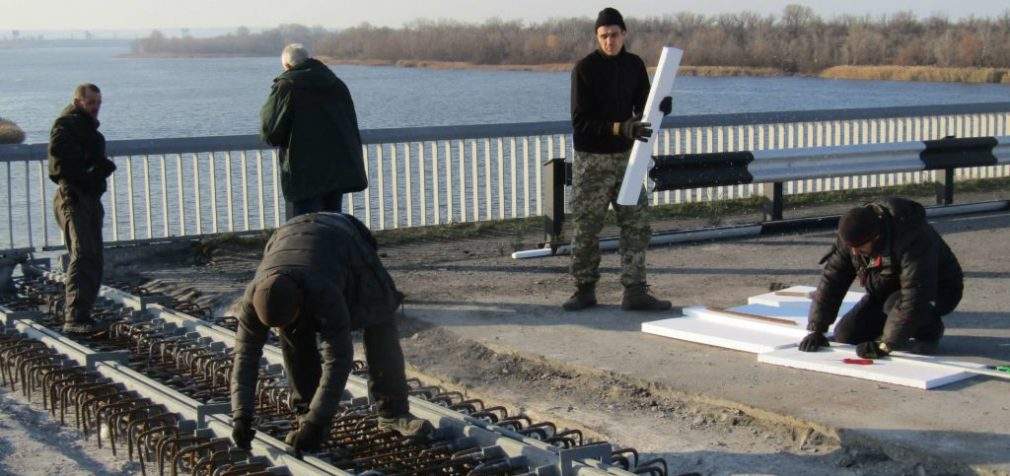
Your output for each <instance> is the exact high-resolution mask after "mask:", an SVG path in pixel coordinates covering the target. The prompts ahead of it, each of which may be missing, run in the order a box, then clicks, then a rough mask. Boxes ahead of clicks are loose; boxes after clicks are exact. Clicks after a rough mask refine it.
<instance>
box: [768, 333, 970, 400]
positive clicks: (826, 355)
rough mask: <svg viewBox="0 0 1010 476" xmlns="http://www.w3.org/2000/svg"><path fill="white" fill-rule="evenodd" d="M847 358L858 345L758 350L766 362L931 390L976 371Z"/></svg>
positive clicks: (890, 359)
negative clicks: (813, 349)
mask: <svg viewBox="0 0 1010 476" xmlns="http://www.w3.org/2000/svg"><path fill="white" fill-rule="evenodd" d="M846 358H852V359H854V358H858V356H857V355H856V352H855V349H854V348H853V347H852V346H842V345H837V344H832V347H830V348H828V349H822V350H820V351H818V352H800V350H799V349H797V348H786V349H780V350H775V351H772V352H767V353H762V354H758V362H763V363H766V364H772V365H781V366H784V367H792V368H795V369H803V370H813V371H817V372H824V373H829V374H834V375H843V376H847V377H856V378H861V379H865V380H873V381H876V382H885V383H891V384H895V385H903V386H906V387H913V388H921V389H927V390H928V389H931V388H937V387H941V386H944V385H948V384H951V383H954V382H958V381H961V380H964V379H966V378H970V377H972V376H973V374H971V373H969V372H966V371H964V370H961V369H958V368H955V367H950V366H945V365H941V364H933V363H926V362H919V361H913V360H909V359H902V358H900V357H888V358H884V359H877V360H875V361H874V363H873V364H872V365H854V364H846V363H845V362H843V359H846Z"/></svg>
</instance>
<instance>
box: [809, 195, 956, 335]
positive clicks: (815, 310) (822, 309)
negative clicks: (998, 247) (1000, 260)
mask: <svg viewBox="0 0 1010 476" xmlns="http://www.w3.org/2000/svg"><path fill="white" fill-rule="evenodd" d="M868 206H870V207H873V209H874V210H875V211H876V212H877V214H878V215H879V216H880V217H881V218H882V223H883V227H884V229H883V231H882V235H881V240H880V241H879V245H878V249H877V250H875V253H874V255H875V256H873V257H870V258H864V257H861V256H856V255H853V254H852V252H851V250H850V249H849V248H848V247H846V246H845V244H844V243H843V242H842V241H841V239H837V240H836V241H835V244H834V245H833V246H832V248H831V251H830V252H829V253H828V254H827V255H825V256H824V258H823V259H821V263H822V264H824V272H823V274H822V276H821V281H820V283H819V284H818V286H817V292H816V293H815V294H814V300H813V301H814V302H813V305H812V306H811V307H810V316H809V317H810V319H809V324H808V330H810V331H818V332H826V331H827V329H828V326H830V325H831V324H832V323H834V322H835V319H836V317H837V315H838V309H839V307H840V306H841V303H842V299H843V297H844V296H845V293H846V292H847V291H848V289H849V286H850V285H851V284H852V282H853V281H854V280H855V279H856V278H859V280H860V284H862V285H863V287H864V288H866V292H867V293H869V294H870V296H872V297H875V298H877V299H879V300H880V301H881V302H883V300H885V299H887V297H888V296H890V295H891V294H892V293H894V292H898V291H900V292H901V294H900V296H901V299H900V301H899V302H898V304H897V306H895V309H894V310H893V311H892V312H891V314H890V315H888V316H887V324H886V325H885V327H884V334H883V337H882V341H883V342H886V343H888V344H894V345H900V344H902V343H904V342H905V341H906V340H907V339H908V338H909V337H912V335H911V334H912V333H913V332H914V331H915V329H916V328H917V324H918V321H919V320H921V319H932V318H933V316H931V315H929V313H933V312H935V313H937V314H938V315H944V314H948V313H950V312H951V311H953V308H950V309H945V308H944V307H950V306H953V305H956V304H957V302H958V301H959V300H960V296H961V293H962V291H963V289H964V273H963V272H962V271H961V265H960V264H959V263H958V261H957V257H955V256H954V253H953V252H952V251H951V249H950V247H949V246H947V243H946V242H944V241H943V238H941V237H940V235H939V234H938V233H937V232H936V230H934V229H933V227H932V226H931V225H930V224H929V223H928V222H927V221H926V210H925V209H924V208H923V207H922V205H919V204H918V203H916V202H913V201H911V200H907V199H904V198H889V199H887V200H885V201H883V202H879V203H872V204H869V205H868ZM938 296H939V297H940V298H941V299H938ZM932 303H936V304H937V308H936V309H935V310H934V308H933V306H934V304H932ZM944 303H952V304H950V305H948V306H944V305H943V304H944Z"/></svg>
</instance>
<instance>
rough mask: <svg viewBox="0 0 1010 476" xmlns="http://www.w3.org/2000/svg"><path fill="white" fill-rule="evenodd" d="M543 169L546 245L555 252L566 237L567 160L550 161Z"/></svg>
mask: <svg viewBox="0 0 1010 476" xmlns="http://www.w3.org/2000/svg"><path fill="white" fill-rule="evenodd" d="M543 167H544V172H543V175H542V177H543V191H544V192H543V193H544V199H543V203H544V234H545V238H544V243H545V245H546V246H550V247H551V249H552V250H553V249H557V247H558V246H559V245H560V243H561V240H562V239H563V235H564V233H563V226H564V222H565V159H564V157H558V158H554V159H550V160H548V161H547V162H545V163H544V164H543Z"/></svg>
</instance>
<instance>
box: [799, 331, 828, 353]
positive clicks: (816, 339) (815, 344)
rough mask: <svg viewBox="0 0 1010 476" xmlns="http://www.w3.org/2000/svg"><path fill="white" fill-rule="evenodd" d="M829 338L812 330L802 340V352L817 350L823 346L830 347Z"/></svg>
mask: <svg viewBox="0 0 1010 476" xmlns="http://www.w3.org/2000/svg"><path fill="white" fill-rule="evenodd" d="M828 345H829V344H828V338H827V337H824V334H822V333H820V332H811V333H810V334H807V336H806V337H804V338H803V340H802V341H800V351H801V352H817V349H820V348H821V347H828Z"/></svg>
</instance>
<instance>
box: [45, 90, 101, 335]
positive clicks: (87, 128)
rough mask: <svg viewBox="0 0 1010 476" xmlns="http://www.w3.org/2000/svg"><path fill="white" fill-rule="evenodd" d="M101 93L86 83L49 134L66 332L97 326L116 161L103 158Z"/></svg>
mask: <svg viewBox="0 0 1010 476" xmlns="http://www.w3.org/2000/svg"><path fill="white" fill-rule="evenodd" d="M101 107H102V91H101V90H100V89H98V86H95V85H94V84H90V83H86V84H82V85H80V86H77V89H76V90H74V100H73V102H72V103H71V104H70V105H69V106H67V107H66V109H64V110H63V113H62V114H60V117H59V118H57V119H56V122H55V123H54V124H53V128H52V130H51V131H50V132H49V178H50V179H51V180H52V181H53V182H56V183H57V184H59V187H58V188H57V189H56V196H55V197H54V198H53V211H54V213H55V214H56V221H57V222H58V223H59V225H60V229H61V230H62V231H63V239H64V241H66V243H67V254H68V255H69V259H68V261H67V268H66V272H67V282H66V299H67V302H66V310H65V315H64V321H63V331H64V332H67V333H86V332H91V331H93V330H95V329H96V328H97V327H98V325H97V323H96V322H95V320H94V319H93V318H92V317H91V308H92V307H93V306H94V305H95V299H97V298H98V290H99V288H100V287H101V285H102V265H103V258H102V246H103V245H102V220H103V218H104V217H105V209H104V208H102V194H103V193H105V186H106V185H105V179H106V178H108V176H109V175H112V172H114V171H115V170H116V165H115V164H114V163H113V162H112V161H111V160H109V158H108V157H106V156H105V136H103V135H102V133H101V132H98V125H99V122H98V111H99V110H101Z"/></svg>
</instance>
